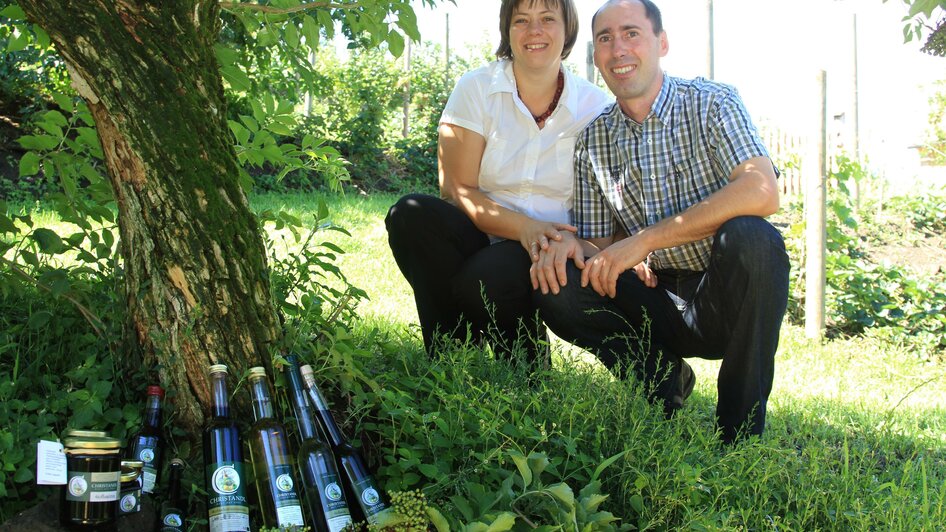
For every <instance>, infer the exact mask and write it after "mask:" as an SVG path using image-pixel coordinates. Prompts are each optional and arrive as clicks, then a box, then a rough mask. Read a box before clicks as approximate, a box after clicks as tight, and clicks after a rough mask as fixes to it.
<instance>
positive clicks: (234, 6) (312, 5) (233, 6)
mask: <svg viewBox="0 0 946 532" xmlns="http://www.w3.org/2000/svg"><path fill="white" fill-rule="evenodd" d="M220 7H221V8H222V9H226V10H227V11H237V10H243V11H259V12H261V13H266V14H270V15H291V14H293V13H301V12H303V11H309V10H312V9H358V8H359V7H362V4H361V2H350V3H341V4H339V3H335V2H306V3H303V4H299V5H297V6H292V7H276V6H269V5H263V4H250V3H247V2H220Z"/></svg>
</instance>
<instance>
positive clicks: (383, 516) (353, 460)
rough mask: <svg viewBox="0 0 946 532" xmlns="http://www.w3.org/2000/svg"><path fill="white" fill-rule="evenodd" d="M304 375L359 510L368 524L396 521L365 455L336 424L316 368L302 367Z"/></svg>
mask: <svg viewBox="0 0 946 532" xmlns="http://www.w3.org/2000/svg"><path fill="white" fill-rule="evenodd" d="M300 372H301V373H302V380H303V381H304V382H305V386H306V389H307V390H308V392H309V398H310V399H312V403H313V404H315V408H316V410H317V411H318V413H319V420H320V421H321V422H322V429H323V430H325V435H326V436H327V437H328V442H329V445H331V447H332V452H333V453H334V454H335V459H336V460H337V461H338V464H339V466H340V467H339V469H340V470H341V471H342V474H343V476H344V477H345V481H346V482H347V483H348V484H349V486H350V488H351V491H352V492H353V493H354V498H356V500H357V501H358V506H359V509H360V510H361V512H362V514H363V515H364V518H365V519H366V520H367V521H368V523H370V524H372V525H378V526H384V525H385V524H386V523H388V522H390V521H391V520H392V518H393V517H394V511H393V510H392V509H391V507H390V504H389V503H388V501H387V498H386V497H385V494H384V492H383V491H382V490H381V488H380V487H379V486H378V484H377V482H375V480H374V477H372V476H371V472H370V471H369V470H368V466H367V465H365V461H364V459H363V458H362V457H361V453H359V452H358V450H357V449H355V448H354V447H352V445H351V444H350V443H349V442H348V440H347V439H346V438H345V436H344V435H343V434H342V431H341V429H340V428H339V427H338V424H336V423H335V418H334V417H333V416H332V412H331V411H330V410H329V408H328V403H327V402H326V401H325V398H324V397H323V396H322V392H321V391H319V387H318V385H317V384H316V383H315V375H314V373H313V371H312V368H311V367H310V366H302V367H301V368H300Z"/></svg>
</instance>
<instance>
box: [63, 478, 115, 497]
mask: <svg viewBox="0 0 946 532" xmlns="http://www.w3.org/2000/svg"><path fill="white" fill-rule="evenodd" d="M68 476H69V482H68V483H67V484H66V500H67V501H75V502H112V501H117V500H118V493H119V491H118V490H119V484H120V481H121V471H113V472H109V473H80V472H77V471H70V472H69V475H68Z"/></svg>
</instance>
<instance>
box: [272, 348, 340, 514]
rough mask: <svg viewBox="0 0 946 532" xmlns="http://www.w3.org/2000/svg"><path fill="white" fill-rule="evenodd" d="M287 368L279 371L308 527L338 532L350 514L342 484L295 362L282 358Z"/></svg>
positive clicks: (290, 357) (294, 359)
mask: <svg viewBox="0 0 946 532" xmlns="http://www.w3.org/2000/svg"><path fill="white" fill-rule="evenodd" d="M286 361H287V362H289V364H288V365H287V366H286V367H285V368H284V369H283V373H284V375H285V376H286V382H287V383H288V385H289V396H290V399H291V400H292V407H293V411H294V412H295V414H296V425H297V427H298V429H299V440H300V445H299V453H298V457H297V459H296V460H297V462H298V465H299V471H300V478H301V479H302V486H303V489H304V492H305V502H306V510H307V511H308V513H309V524H310V526H312V528H313V529H314V530H315V532H339V531H340V530H342V529H343V528H345V526H347V525H349V524H351V522H352V520H351V513H350V511H349V509H348V501H347V500H346V498H345V490H344V488H343V484H342V483H341V482H342V480H341V479H340V478H339V475H338V468H337V466H336V465H335V455H334V454H332V448H331V447H329V445H328V443H326V442H325V440H324V439H323V438H322V437H321V436H320V433H321V429H319V427H318V425H317V422H316V421H315V416H314V412H313V410H314V409H313V407H312V404H311V403H310V402H309V397H308V395H307V394H306V391H305V385H304V384H303V382H302V374H301V373H300V372H299V359H298V357H297V356H295V355H289V356H287V357H286Z"/></svg>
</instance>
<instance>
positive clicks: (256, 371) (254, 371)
mask: <svg viewBox="0 0 946 532" xmlns="http://www.w3.org/2000/svg"><path fill="white" fill-rule="evenodd" d="M255 377H261V378H264V379H265V378H266V368H264V367H262V366H256V367H255V368H250V375H249V377H248V378H250V379H252V378H255Z"/></svg>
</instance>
